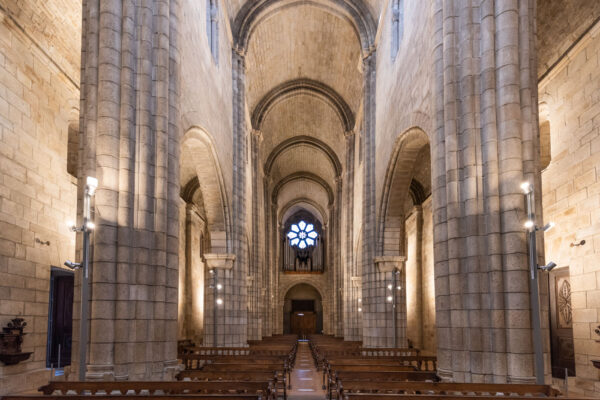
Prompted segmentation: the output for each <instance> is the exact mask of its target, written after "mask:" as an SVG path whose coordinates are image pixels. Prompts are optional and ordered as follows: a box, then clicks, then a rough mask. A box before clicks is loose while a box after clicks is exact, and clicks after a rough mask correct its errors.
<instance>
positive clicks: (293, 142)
mask: <svg viewBox="0 0 600 400" xmlns="http://www.w3.org/2000/svg"><path fill="white" fill-rule="evenodd" d="M296 146H310V147H314V148H315V149H318V150H320V151H321V152H323V153H324V154H325V155H326V156H327V158H328V160H329V161H330V163H331V165H332V167H333V169H334V171H335V176H336V177H340V176H341V175H342V164H341V163H340V160H339V158H338V157H337V155H336V153H335V151H333V149H332V148H331V147H329V146H328V145H327V144H326V143H324V142H323V141H322V140H319V139H317V138H314V137H312V136H294V137H292V138H289V139H287V140H285V141H283V142H281V143H280V144H279V145H277V146H276V147H275V148H274V149H273V151H272V152H271V153H270V154H269V156H268V157H267V161H266V163H265V167H264V171H265V175H267V176H268V175H271V172H272V168H273V165H274V164H275V161H276V160H277V158H278V157H279V156H280V155H281V154H282V153H283V152H284V151H286V150H288V149H290V148H293V147H296Z"/></svg>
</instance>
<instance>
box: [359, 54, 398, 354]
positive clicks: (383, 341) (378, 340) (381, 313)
mask: <svg viewBox="0 0 600 400" xmlns="http://www.w3.org/2000/svg"><path fill="white" fill-rule="evenodd" d="M376 60H377V54H376V52H375V51H373V52H372V53H370V54H369V55H368V56H366V57H365V58H364V59H363V76H364V85H363V86H364V107H363V113H364V116H363V119H364V132H363V135H364V142H363V152H364V155H363V160H364V164H363V168H364V179H363V204H362V219H363V233H362V246H363V253H362V257H363V258H362V278H363V279H362V291H363V294H362V304H363V307H362V310H363V311H362V317H363V335H362V336H363V345H364V346H365V347H383V346H388V345H389V344H390V341H389V340H388V339H389V337H390V336H391V332H388V331H386V328H385V327H384V326H383V325H384V323H382V321H385V320H386V311H385V310H384V308H385V305H384V302H385V290H384V289H385V281H386V277H385V276H384V274H382V273H380V272H378V271H377V269H376V268H375V264H374V257H375V249H376V238H377V236H376V224H375V221H376V211H375V203H376V185H375V98H376V97H375V87H376V84H375V71H376ZM388 314H389V313H388Z"/></svg>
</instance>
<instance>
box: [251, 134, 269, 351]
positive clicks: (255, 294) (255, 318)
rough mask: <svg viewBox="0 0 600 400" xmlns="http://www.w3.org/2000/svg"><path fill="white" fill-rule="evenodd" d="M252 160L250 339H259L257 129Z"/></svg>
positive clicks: (260, 274)
mask: <svg viewBox="0 0 600 400" xmlns="http://www.w3.org/2000/svg"><path fill="white" fill-rule="evenodd" d="M251 140H252V143H251V146H252V148H251V157H252V159H251V162H252V182H253V185H252V186H253V188H252V246H251V248H252V252H251V254H252V260H249V272H250V273H249V276H250V277H252V278H253V279H254V281H253V284H252V285H250V286H248V296H249V297H250V310H249V313H248V339H250V340H259V339H261V338H262V335H261V323H260V321H261V319H262V316H263V314H264V309H265V308H264V306H263V304H264V302H263V301H261V298H262V286H263V279H262V278H263V268H264V266H263V264H264V263H263V261H262V260H263V253H262V251H263V249H264V246H261V244H263V241H262V240H261V239H262V230H261V229H260V221H261V218H260V216H261V209H263V208H264V207H261V206H262V204H261V202H260V194H261V190H260V187H261V185H260V183H261V182H262V176H261V170H262V168H260V165H259V164H260V143H261V141H262V133H261V132H260V131H257V130H254V129H253V130H252V136H251Z"/></svg>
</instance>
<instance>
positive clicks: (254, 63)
mask: <svg viewBox="0 0 600 400" xmlns="http://www.w3.org/2000/svg"><path fill="white" fill-rule="evenodd" d="M360 61H361V47H360V41H359V38H358V36H357V32H356V30H355V29H354V26H353V25H352V23H351V22H350V21H348V20H347V19H344V18H342V17H341V16H339V15H337V14H335V13H333V12H331V11H328V10H327V9H324V8H321V7H318V6H315V5H313V4H305V5H295V6H292V7H287V8H282V9H280V10H278V11H277V12H275V13H273V14H271V15H268V16H265V17H264V18H263V19H261V20H260V23H259V24H258V25H257V26H256V28H255V29H254V31H253V33H252V36H251V38H250V42H249V46H248V53H247V56H246V91H247V102H248V106H249V107H250V109H251V110H253V109H254V107H256V105H257V103H258V102H259V101H260V99H261V98H262V97H263V96H264V95H265V94H267V92H268V91H269V90H271V89H272V88H273V87H275V86H277V85H279V84H281V83H283V82H287V81H290V80H293V79H297V78H310V79H313V80H316V81H319V82H323V83H325V84H327V85H329V86H331V87H332V88H333V89H334V90H335V91H336V92H337V93H339V94H340V95H341V96H342V97H343V98H344V99H345V100H346V102H347V103H348V104H350V107H351V108H352V109H353V110H354V111H356V109H357V108H358V106H359V103H360V98H361V93H362V91H361V87H362V75H361V72H360V71H359V68H358V67H359V65H360Z"/></svg>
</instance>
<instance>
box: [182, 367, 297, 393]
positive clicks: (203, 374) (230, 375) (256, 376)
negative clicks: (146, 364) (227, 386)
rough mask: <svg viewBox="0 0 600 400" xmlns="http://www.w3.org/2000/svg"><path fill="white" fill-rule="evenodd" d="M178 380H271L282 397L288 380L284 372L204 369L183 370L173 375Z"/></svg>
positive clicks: (274, 389)
mask: <svg viewBox="0 0 600 400" xmlns="http://www.w3.org/2000/svg"><path fill="white" fill-rule="evenodd" d="M175 379H177V380H178V381H188V380H191V381H236V382H241V381H265V380H272V381H273V391H274V392H277V391H278V390H279V389H281V390H282V392H283V397H284V399H287V388H288V386H289V385H288V382H287V377H286V375H285V374H283V373H282V374H281V375H280V374H278V373H276V372H270V371H268V372H265V371H256V370H249V371H204V370H184V371H181V372H179V373H178V374H177V375H175Z"/></svg>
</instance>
